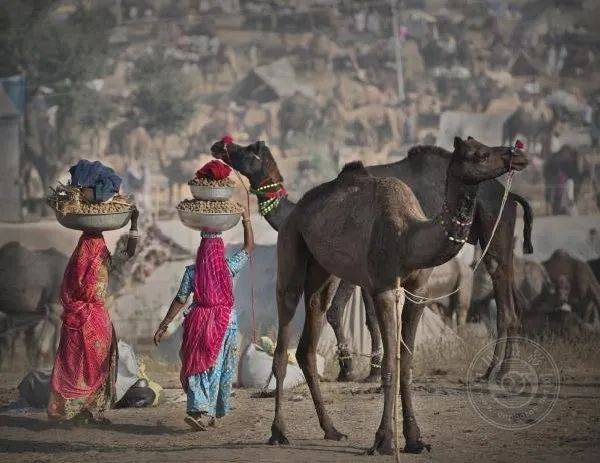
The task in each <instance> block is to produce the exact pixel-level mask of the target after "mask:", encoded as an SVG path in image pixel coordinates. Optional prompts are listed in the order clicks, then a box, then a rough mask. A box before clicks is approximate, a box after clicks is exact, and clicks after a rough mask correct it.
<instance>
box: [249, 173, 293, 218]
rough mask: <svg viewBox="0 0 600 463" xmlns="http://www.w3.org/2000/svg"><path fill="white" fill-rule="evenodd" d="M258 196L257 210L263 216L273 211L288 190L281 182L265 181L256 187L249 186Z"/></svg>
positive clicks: (285, 196)
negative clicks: (264, 183) (265, 182)
mask: <svg viewBox="0 0 600 463" xmlns="http://www.w3.org/2000/svg"><path fill="white" fill-rule="evenodd" d="M250 191H251V192H252V193H254V194H255V195H256V197H257V198H258V212H259V214H260V215H262V216H263V217H264V216H266V215H268V214H270V213H271V212H273V210H274V209H276V208H277V206H279V203H280V202H281V200H282V199H283V198H287V195H288V192H287V190H286V189H285V187H284V186H283V183H282V182H273V183H267V184H266V185H262V186H259V187H258V188H250Z"/></svg>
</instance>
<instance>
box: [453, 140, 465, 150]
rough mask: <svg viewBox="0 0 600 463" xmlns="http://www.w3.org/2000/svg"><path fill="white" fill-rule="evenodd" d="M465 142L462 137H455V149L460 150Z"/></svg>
mask: <svg viewBox="0 0 600 463" xmlns="http://www.w3.org/2000/svg"><path fill="white" fill-rule="evenodd" d="M463 144H464V141H462V139H461V138H460V137H454V149H455V150H456V151H459V150H460V149H461V148H462V146H463Z"/></svg>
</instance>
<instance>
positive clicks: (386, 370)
mask: <svg viewBox="0 0 600 463" xmlns="http://www.w3.org/2000/svg"><path fill="white" fill-rule="evenodd" d="M373 299H374V303H375V311H376V313H377V320H378V321H379V329H380V330H381V337H382V339H383V363H382V372H381V385H382V387H383V397H384V405H383V415H382V416H381V423H380V425H379V429H378V430H377V432H376V433H375V443H374V444H373V447H371V448H370V449H369V451H368V453H369V454H370V455H373V454H374V453H375V452H377V453H380V454H382V455H392V454H393V453H394V448H395V447H394V427H393V421H394V405H395V401H396V394H395V392H396V381H397V375H398V371H397V368H396V354H397V350H396V349H397V336H396V331H397V326H396V316H400V314H396V294H395V291H393V290H388V291H385V292H383V293H379V294H377V295H376V296H375V297H374V298H373ZM398 310H399V311H401V308H400V307H398Z"/></svg>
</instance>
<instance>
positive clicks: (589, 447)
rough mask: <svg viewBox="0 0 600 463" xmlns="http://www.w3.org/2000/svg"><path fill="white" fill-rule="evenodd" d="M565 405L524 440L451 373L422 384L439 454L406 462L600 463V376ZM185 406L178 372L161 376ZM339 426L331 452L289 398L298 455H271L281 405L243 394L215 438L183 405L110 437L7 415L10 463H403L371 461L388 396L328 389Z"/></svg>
mask: <svg viewBox="0 0 600 463" xmlns="http://www.w3.org/2000/svg"><path fill="white" fill-rule="evenodd" d="M561 375H562V376H563V378H562V382H563V384H562V387H561V390H560V397H559V400H558V402H557V403H556V405H555V407H554V409H553V410H552V412H551V413H550V414H549V415H548V416H547V417H546V418H545V419H544V420H543V421H542V422H541V423H539V424H536V425H535V426H533V427H531V428H529V429H527V430H524V431H506V430H501V429H498V428H496V427H493V426H491V425H489V424H487V423H486V422H484V421H483V420H482V419H481V418H480V417H479V416H478V415H477V414H476V412H475V411H474V410H473V408H472V407H471V405H470V403H469V401H468V398H467V393H466V387H465V386H464V385H463V384H462V380H461V379H460V377H459V376H457V375H455V376H453V374H452V373H450V374H448V373H447V372H446V371H444V370H441V371H438V374H437V375H432V374H429V375H423V376H420V377H419V378H418V379H417V380H415V383H414V389H415V399H416V400H415V401H416V410H417V417H418V419H419V422H420V425H421V429H422V432H423V435H424V439H425V440H426V441H427V442H428V443H429V444H431V445H432V450H431V452H430V453H424V454H422V455H403V456H402V461H404V462H423V461H440V462H479V461H490V462H521V461H523V462H525V461H526V462H530V461H544V462H545V463H549V462H559V461H578V462H579V463H583V462H588V461H589V462H592V461H594V462H596V461H600V401H599V399H600V375H599V374H597V372H590V371H589V370H588V371H587V372H586V371H584V370H582V369H580V372H579V373H573V372H572V371H569V370H565V369H562V371H561ZM155 376H159V377H158V378H157V379H159V380H160V381H161V382H162V383H163V384H164V385H165V386H166V387H167V390H166V395H167V397H175V396H177V395H179V393H180V391H179V390H178V388H177V375H176V373H175V372H174V371H169V372H163V373H162V374H158V373H156V374H155ZM19 377H20V375H18V374H9V373H3V374H2V376H1V379H0V405H4V404H6V403H8V402H9V401H10V400H12V399H14V398H16V396H17V392H16V390H15V388H14V386H15V384H16V383H17V382H18V378H19ZM324 390H325V396H326V398H327V402H328V407H329V410H330V411H331V415H332V418H333V420H334V422H335V423H337V426H338V428H339V429H340V430H341V431H342V432H345V433H347V434H348V440H347V441H342V442H329V441H324V440H322V439H321V437H322V433H321V430H320V429H319V425H318V422H317V419H316V416H315V413H314V411H313V407H312V402H311V400H310V398H309V396H308V390H307V389H306V388H305V387H301V388H299V389H297V390H296V391H293V392H288V393H287V398H288V399H289V400H287V401H286V403H285V408H286V412H287V417H288V437H289V438H290V440H291V442H292V443H291V445H290V446H289V447H269V446H267V445H265V442H266V441H267V439H268V437H269V427H270V423H271V418H272V413H273V405H274V402H273V399H268V398H267V399H256V398H251V397H250V395H251V391H247V390H237V391H236V397H235V398H234V406H235V409H234V410H233V411H232V413H231V414H230V415H229V416H228V417H226V418H225V419H224V420H223V421H222V422H221V423H220V425H219V428H217V429H215V430H211V431H209V432H205V433H193V432H190V431H188V429H187V427H186V425H185V423H183V420H182V418H183V411H184V404H183V403H166V404H163V405H161V406H160V407H158V408H154V409H138V410H133V409H128V410H112V411H110V412H108V414H107V416H108V417H109V418H110V419H111V420H112V422H113V424H112V425H110V426H107V427H86V428H76V429H69V428H64V427H58V428H57V427H56V426H55V425H52V424H50V423H48V422H47V420H46V417H45V414H44V413H42V412H33V413H30V412H28V413H25V414H24V413H17V412H7V411H4V412H1V413H0V461H2V462H86V463H92V462H107V461H111V460H113V461H118V462H119V463H127V462H137V461H143V462H177V463H183V462H188V461H189V462H192V461H193V462H198V461H211V462H217V461H218V462H220V461H252V462H258V461H261V462H262V461H264V462H270V461H273V462H280V461H286V462H303V461H315V462H317V461H323V462H335V461H340V462H341V461H393V459H392V458H391V457H367V456H364V455H363V453H364V450H365V449H366V448H367V447H368V446H370V445H371V443H372V439H373V434H374V432H375V429H376V426H377V424H378V422H379V416H380V412H381V406H382V396H381V394H378V393H376V392H375V391H374V388H373V386H369V385H365V384H360V383H345V384H336V383H325V384H324Z"/></svg>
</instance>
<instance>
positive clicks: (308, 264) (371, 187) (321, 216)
mask: <svg viewBox="0 0 600 463" xmlns="http://www.w3.org/2000/svg"><path fill="white" fill-rule="evenodd" d="M518 154H519V155H515V152H514V150H513V149H512V148H510V147H488V146H485V145H483V144H482V143H479V142H478V141H476V140H475V139H473V138H469V139H467V140H466V141H463V140H461V139H460V138H458V137H457V138H455V140H454V152H453V154H452V159H451V161H450V164H449V166H448V171H447V175H446V182H445V184H446V187H445V196H444V205H443V206H442V207H441V210H440V212H439V214H438V215H437V216H436V217H434V218H433V219H428V218H427V217H426V216H425V213H424V212H423V210H422V208H421V206H420V204H419V201H418V200H417V197H416V196H415V195H414V193H413V192H412V190H411V189H410V188H409V187H408V185H406V184H405V183H404V182H402V181H400V180H398V179H395V178H375V177H373V176H371V175H370V174H369V173H368V171H367V170H366V169H365V168H364V166H363V165H362V163H351V164H349V165H347V166H346V167H345V168H344V169H343V170H342V172H341V173H340V175H339V176H338V178H337V179H336V180H333V181H331V182H328V183H325V184H323V185H320V186H318V187H316V188H314V189H312V190H310V191H309V192H308V193H306V195H305V196H304V197H303V198H302V199H301V200H300V202H299V203H298V204H297V205H296V207H295V208H294V210H293V211H292V212H291V214H290V215H289V217H288V218H287V220H286V221H285V222H284V224H283V226H282V228H281V229H280V230H279V237H278V240H277V265H278V270H277V306H278V318H279V332H278V337H277V347H276V350H275V355H274V358H273V374H274V376H275V378H276V381H277V388H276V393H275V399H276V403H275V418H274V421H273V425H272V427H271V432H272V435H271V439H270V441H269V442H270V443H271V444H287V443H288V440H287V437H286V435H285V423H284V418H283V412H282V402H283V380H284V378H285V373H286V369H287V349H288V345H289V341H290V334H291V320H292V318H293V316H294V314H295V312H296V307H297V305H298V301H299V299H300V296H301V295H302V293H303V292H304V297H305V307H306V318H305V324H304V330H303V332H302V336H301V338H300V342H299V344H298V349H297V352H296V358H297V359H298V363H299V365H300V367H301V368H302V371H303V373H304V376H305V377H306V381H307V384H308V386H309V389H310V392H311V395H312V398H313V401H314V404H315V408H316V411H317V415H318V417H319V423H320V425H321V428H322V429H323V431H324V432H325V439H335V440H340V439H341V438H343V437H344V435H343V434H342V433H340V432H339V431H338V430H337V429H335V427H334V426H333V423H332V421H331V419H330V417H329V416H328V414H327V412H326V410H325V405H324V403H323V398H322V396H321V390H320V386H319V380H318V375H317V370H316V349H317V343H318V340H319V335H320V331H321V326H322V322H323V316H324V314H325V311H326V310H327V300H328V299H329V298H330V297H332V296H333V292H334V290H335V287H334V283H335V279H334V278H331V277H332V276H336V277H339V278H342V279H344V280H345V281H347V282H350V283H352V284H354V285H358V286H360V287H361V288H363V289H364V290H365V291H366V292H368V294H369V295H370V296H371V297H372V299H373V302H374V305H375V311H376V314H377V320H378V322H379V329H380V331H381V335H382V339H383V347H384V356H383V364H382V374H381V380H382V387H383V392H384V400H385V402H384V410H383V415H382V418H381V424H380V426H379V429H378V431H377V433H376V434H375V443H374V445H373V447H372V448H371V449H370V453H375V452H377V453H381V454H392V453H393V452H394V430H393V427H392V421H393V420H392V419H393V410H394V407H395V400H396V394H395V393H394V388H393V387H392V386H393V385H394V384H396V382H397V381H398V374H399V373H398V371H397V370H396V355H397V347H398V346H397V341H398V340H397V333H396V331H397V330H396V326H397V321H398V320H399V319H400V318H398V317H401V313H402V309H401V308H400V307H399V306H398V293H397V290H399V289H400V288H404V289H406V290H409V291H411V292H413V293H417V292H420V290H421V288H422V286H423V285H424V284H425V283H426V281H427V279H428V277H429V275H430V273H431V268H432V267H435V266H438V265H441V264H443V263H444V262H447V261H448V260H450V259H451V258H452V257H454V256H455V255H456V254H457V253H458V252H459V251H460V249H461V248H462V246H463V244H464V243H465V242H466V241H467V238H468V235H469V232H470V227H471V224H472V223H473V217H474V214H475V206H476V195H477V189H478V184H479V183H480V182H482V181H484V180H488V179H492V178H496V177H499V176H500V175H502V174H504V173H506V172H508V171H509V170H512V169H515V170H521V169H523V168H525V166H526V165H527V159H526V158H525V156H523V155H522V154H521V153H518ZM364 243H367V245H366V246H364ZM414 308H415V305H414V304H411V303H406V304H405V307H404V309H405V310H408V311H413V310H414ZM397 310H398V312H397ZM407 320H410V321H408V323H413V324H415V325H416V324H417V323H416V322H415V320H414V318H412V319H411V318H410V317H409V318H405V319H403V323H404V322H406V321H407ZM408 332H412V330H409V331H408ZM404 341H405V342H407V343H411V344H412V342H410V341H409V340H406V339H405V340H404ZM400 375H402V376H403V381H402V385H403V386H404V387H402V388H401V394H402V405H403V416H404V420H403V427H404V429H403V430H404V437H405V439H406V447H405V450H406V451H408V452H416V453H418V452H420V451H422V449H423V448H424V447H425V444H423V442H422V441H421V437H420V431H419V428H418V426H417V423H416V420H415V418H414V414H413V406H412V399H411V393H410V389H409V387H408V385H409V381H408V379H409V378H408V376H409V370H408V369H406V368H402V369H401V372H400Z"/></svg>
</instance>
